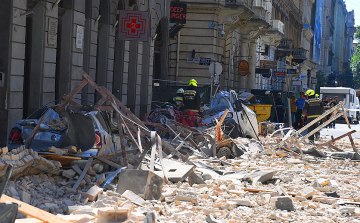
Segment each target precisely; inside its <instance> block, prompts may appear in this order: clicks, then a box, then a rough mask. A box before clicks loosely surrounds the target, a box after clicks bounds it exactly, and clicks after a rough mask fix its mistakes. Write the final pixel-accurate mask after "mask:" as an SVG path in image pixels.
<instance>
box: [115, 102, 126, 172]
mask: <svg viewBox="0 0 360 223" xmlns="http://www.w3.org/2000/svg"><path fill="white" fill-rule="evenodd" d="M111 105H112V106H113V107H114V104H111ZM114 108H115V107H114ZM120 115H121V114H119V113H118V114H117V125H118V126H117V127H118V130H119V137H120V146H121V153H122V157H123V161H124V165H125V166H128V160H127V157H126V147H125V136H124V132H123V128H122V124H121V122H120V118H121V117H120ZM116 169H119V168H116Z"/></svg>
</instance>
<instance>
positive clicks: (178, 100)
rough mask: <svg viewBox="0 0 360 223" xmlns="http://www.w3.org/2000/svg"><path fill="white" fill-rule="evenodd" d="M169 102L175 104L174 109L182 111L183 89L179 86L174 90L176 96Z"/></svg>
mask: <svg viewBox="0 0 360 223" xmlns="http://www.w3.org/2000/svg"><path fill="white" fill-rule="evenodd" d="M170 103H171V104H173V105H175V106H176V110H178V111H183V110H184V89H182V88H179V89H178V90H177V91H176V96H175V97H173V98H172V99H171V101H170Z"/></svg>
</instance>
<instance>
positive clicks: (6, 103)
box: [0, 0, 27, 146]
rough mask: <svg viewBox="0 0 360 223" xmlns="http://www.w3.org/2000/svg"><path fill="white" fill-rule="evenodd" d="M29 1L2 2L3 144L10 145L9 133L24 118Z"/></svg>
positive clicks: (0, 98) (0, 97)
mask: <svg viewBox="0 0 360 223" xmlns="http://www.w3.org/2000/svg"><path fill="white" fill-rule="evenodd" d="M26 9H27V8H26V1H21V0H12V1H2V2H1V7H0V30H1V35H0V48H1V51H0V75H1V81H0V82H1V84H0V123H1V127H0V146H6V144H7V139H8V133H9V130H10V129H11V127H12V126H13V125H14V124H15V122H16V121H18V120H20V119H22V118H23V83H24V65H25V62H24V60H25V36H26V16H25V15H22V16H21V14H22V13H24V12H25V11H26Z"/></svg>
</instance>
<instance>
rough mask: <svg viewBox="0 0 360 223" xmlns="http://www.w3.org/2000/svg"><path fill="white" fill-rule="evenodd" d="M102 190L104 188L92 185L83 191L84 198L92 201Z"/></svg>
mask: <svg viewBox="0 0 360 223" xmlns="http://www.w3.org/2000/svg"><path fill="white" fill-rule="evenodd" d="M74 172H75V171H74ZM103 191H104V190H103V189H102V188H100V187H98V186H96V185H94V186H92V187H91V188H90V189H89V190H88V191H87V192H86V193H85V199H86V198H88V199H89V201H94V200H95V199H96V198H97V196H98V195H99V194H101V193H102V192H103Z"/></svg>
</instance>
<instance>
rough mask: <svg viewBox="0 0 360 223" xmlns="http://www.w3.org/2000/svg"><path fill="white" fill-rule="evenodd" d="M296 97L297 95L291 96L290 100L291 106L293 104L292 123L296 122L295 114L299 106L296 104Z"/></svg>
mask: <svg viewBox="0 0 360 223" xmlns="http://www.w3.org/2000/svg"><path fill="white" fill-rule="evenodd" d="M296 100H297V99H296V98H295V96H294V95H293V96H291V100H290V106H291V121H292V123H295V114H296V111H297V106H296V105H295V102H296Z"/></svg>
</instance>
